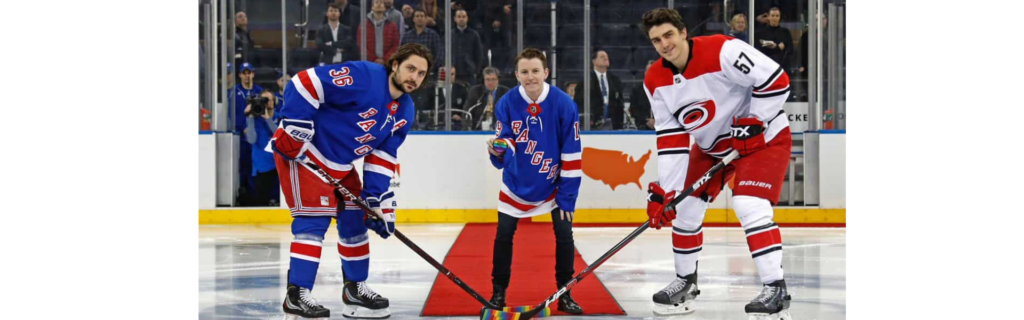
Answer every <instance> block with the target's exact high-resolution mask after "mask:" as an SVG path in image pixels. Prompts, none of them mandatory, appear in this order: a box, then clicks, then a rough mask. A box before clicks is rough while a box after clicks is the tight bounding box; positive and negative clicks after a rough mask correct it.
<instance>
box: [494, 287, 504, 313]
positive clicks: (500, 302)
mask: <svg viewBox="0 0 1024 320" xmlns="http://www.w3.org/2000/svg"><path fill="white" fill-rule="evenodd" d="M505 289H506V288H505V287H502V286H494V291H493V293H491V304H493V305H494V306H495V307H498V308H504V307H505Z"/></svg>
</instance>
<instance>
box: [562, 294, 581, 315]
mask: <svg viewBox="0 0 1024 320" xmlns="http://www.w3.org/2000/svg"><path fill="white" fill-rule="evenodd" d="M570 293H572V291H566V292H565V294H563V295H562V296H561V297H558V311H561V312H565V313H571V314H583V308H582V307H580V305H579V304H576V301H572V296H570V295H569V294H570Z"/></svg>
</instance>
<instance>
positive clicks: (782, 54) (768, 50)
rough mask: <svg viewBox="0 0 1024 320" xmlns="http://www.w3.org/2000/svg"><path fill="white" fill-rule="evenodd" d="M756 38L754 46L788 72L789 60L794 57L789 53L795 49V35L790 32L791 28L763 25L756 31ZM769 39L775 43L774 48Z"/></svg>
mask: <svg viewBox="0 0 1024 320" xmlns="http://www.w3.org/2000/svg"><path fill="white" fill-rule="evenodd" d="M754 38H755V39H754V47H755V48H757V50H759V51H761V53H764V55H766V56H768V57H769V58H772V60H774V61H775V62H776V63H778V64H779V65H780V66H782V69H783V70H787V72H788V70H789V63H788V60H789V59H792V57H791V55H790V54H789V53H790V52H791V51H793V35H791V34H790V33H789V29H786V28H783V27H781V26H779V27H772V26H763V27H761V28H760V29H758V30H755V31H754ZM769 41H770V42H773V43H775V47H774V48H772V47H771V46H770V45H769V44H768V43H769ZM780 44H781V46H780Z"/></svg>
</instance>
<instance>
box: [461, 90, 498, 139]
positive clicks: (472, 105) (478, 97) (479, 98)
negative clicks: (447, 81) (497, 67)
mask: <svg viewBox="0 0 1024 320" xmlns="http://www.w3.org/2000/svg"><path fill="white" fill-rule="evenodd" d="M508 90H509V88H508V87H506V86H503V85H500V84H499V85H498V87H497V88H495V89H494V91H491V90H487V87H486V86H485V85H483V84H478V85H475V86H473V87H472V88H470V89H469V97H468V98H466V105H465V106H464V107H463V110H466V111H469V113H470V114H472V115H473V122H474V123H473V129H472V130H493V129H494V123H495V122H494V121H493V120H492V121H491V122H490V125H489V126H486V127H484V126H481V124H482V123H483V120H485V119H484V111H485V110H487V96H488V95H493V96H494V104H495V105H497V104H498V100H501V97H503V96H505V94H506V93H508ZM493 110H494V107H493V106H492V107H491V112H492V113H493Z"/></svg>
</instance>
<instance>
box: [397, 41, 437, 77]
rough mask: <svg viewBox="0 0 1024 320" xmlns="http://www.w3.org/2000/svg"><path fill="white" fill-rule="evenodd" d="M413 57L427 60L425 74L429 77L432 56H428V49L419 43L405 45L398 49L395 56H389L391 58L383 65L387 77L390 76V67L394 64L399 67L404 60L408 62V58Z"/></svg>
mask: <svg viewBox="0 0 1024 320" xmlns="http://www.w3.org/2000/svg"><path fill="white" fill-rule="evenodd" d="M413 55H417V56H420V57H421V58H423V59H425V60H427V74H428V75H429V74H430V70H431V68H432V67H433V66H432V64H433V61H434V55H432V54H430V49H427V46H424V45H422V44H419V43H406V44H403V45H402V46H400V47H398V51H395V54H393V55H391V58H388V61H387V63H386V64H385V69H387V70H388V76H391V72H392V71H391V67H392V66H394V65H396V64H398V65H401V64H402V62H405V60H408V59H409V57H411V56H413ZM424 81H426V80H424Z"/></svg>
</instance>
